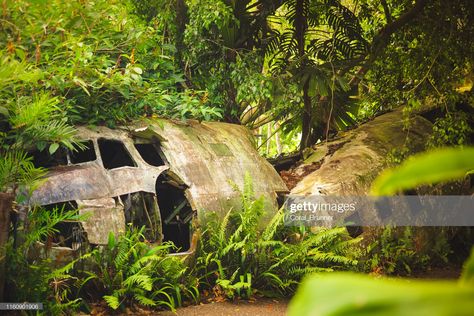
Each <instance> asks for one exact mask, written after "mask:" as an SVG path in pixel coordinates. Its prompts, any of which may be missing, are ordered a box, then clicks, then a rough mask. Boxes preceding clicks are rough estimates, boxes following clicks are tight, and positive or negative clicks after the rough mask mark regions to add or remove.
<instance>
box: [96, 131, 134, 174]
mask: <svg viewBox="0 0 474 316" xmlns="http://www.w3.org/2000/svg"><path fill="white" fill-rule="evenodd" d="M98 144H99V151H100V156H101V157H102V163H103V164H104V168H105V169H109V170H110V169H115V168H120V167H127V166H128V167H135V166H136V165H135V163H134V161H133V160H132V157H131V156H130V154H129V153H128V151H127V149H126V148H125V145H124V143H122V142H121V141H119V140H114V139H105V138H99V140H98Z"/></svg>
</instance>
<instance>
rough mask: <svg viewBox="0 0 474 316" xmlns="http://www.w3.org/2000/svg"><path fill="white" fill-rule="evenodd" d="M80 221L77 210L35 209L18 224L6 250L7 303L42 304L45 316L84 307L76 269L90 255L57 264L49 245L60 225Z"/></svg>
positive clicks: (62, 313) (79, 279) (80, 283)
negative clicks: (50, 238)
mask: <svg viewBox="0 0 474 316" xmlns="http://www.w3.org/2000/svg"><path fill="white" fill-rule="evenodd" d="M78 220H80V217H79V216H78V215H77V211H75V210H71V211H64V210H61V209H58V208H55V209H52V210H48V211H46V210H44V209H42V208H40V207H35V208H33V209H32V210H31V211H29V212H28V214H27V218H26V220H25V221H23V222H22V223H18V225H17V227H16V233H15V234H14V235H12V236H10V240H9V243H8V246H7V260H6V262H7V270H6V271H7V273H6V276H7V281H6V282H7V283H6V284H7V286H8V288H9V289H10V290H9V291H8V292H6V298H5V299H6V300H7V301H11V302H42V303H43V304H44V305H43V306H44V310H43V313H44V314H45V315H64V314H65V313H68V312H71V311H73V310H77V309H78V308H79V307H80V306H81V304H82V303H83V300H82V299H81V298H79V297H77V294H78V290H79V288H80V287H81V286H82V284H83V281H84V280H83V279H81V278H79V277H78V276H77V271H78V269H77V268H78V265H79V264H80V263H81V264H82V262H83V260H86V259H87V258H88V257H89V256H90V254H87V253H86V254H83V255H81V256H79V257H78V258H75V259H73V260H71V261H70V262H68V263H59V264H58V262H54V261H53V260H52V259H51V257H50V250H51V249H50V247H51V245H49V244H48V243H47V242H46V241H47V240H48V238H49V237H50V236H51V235H53V234H55V233H56V232H58V230H57V225H58V224H59V223H62V222H64V221H78Z"/></svg>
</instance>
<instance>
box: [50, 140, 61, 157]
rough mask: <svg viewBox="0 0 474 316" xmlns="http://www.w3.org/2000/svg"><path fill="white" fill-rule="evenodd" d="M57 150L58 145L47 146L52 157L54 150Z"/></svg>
mask: <svg viewBox="0 0 474 316" xmlns="http://www.w3.org/2000/svg"><path fill="white" fill-rule="evenodd" d="M58 148H59V144H58V143H52V144H51V145H49V153H50V154H51V155H52V154H54V153H55V152H56V150H58Z"/></svg>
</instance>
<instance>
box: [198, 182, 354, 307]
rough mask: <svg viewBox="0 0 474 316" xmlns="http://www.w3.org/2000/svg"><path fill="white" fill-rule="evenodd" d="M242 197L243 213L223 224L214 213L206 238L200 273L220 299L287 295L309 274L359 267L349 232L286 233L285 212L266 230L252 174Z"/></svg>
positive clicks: (232, 214)
mask: <svg viewBox="0 0 474 316" xmlns="http://www.w3.org/2000/svg"><path fill="white" fill-rule="evenodd" d="M236 189H237V190H238V188H236ZM238 192H239V193H240V195H241V197H242V209H240V210H238V211H236V210H234V209H231V210H230V211H229V212H228V213H227V214H226V216H225V217H224V218H223V219H221V218H218V217H217V215H216V214H215V213H211V214H210V215H209V218H207V220H206V227H207V228H206V230H205V231H204V232H203V234H202V238H201V245H200V249H199V255H198V259H197V268H196V269H197V271H198V275H200V276H201V282H202V283H203V284H204V285H205V286H207V287H209V288H214V291H215V292H216V293H217V294H221V295H224V296H225V297H228V298H231V299H233V298H236V297H242V298H249V297H251V296H252V295H253V294H255V293H256V292H258V293H261V294H265V295H270V296H275V295H285V294H289V293H292V291H294V289H295V288H296V285H297V284H298V282H299V281H300V279H301V278H302V277H303V276H304V275H306V274H307V273H310V272H315V271H333V270H337V269H350V268H351V267H354V265H355V264H356V263H357V260H356V259H355V254H356V252H355V251H353V249H354V248H355V247H353V246H354V245H355V244H357V243H358V242H359V239H351V238H350V237H349V236H348V234H347V231H346V229H345V228H335V229H324V228H320V229H317V230H314V231H310V230H306V229H304V228H289V227H285V226H284V212H283V210H280V211H279V212H277V213H276V214H275V215H274V216H273V218H272V219H271V220H270V221H269V222H268V224H267V225H266V227H265V229H263V228H262V226H261V225H262V219H264V218H265V217H264V200H263V198H262V197H260V198H255V196H254V193H253V186H252V181H251V178H250V176H249V175H248V174H247V175H246V177H245V184H244V187H243V190H242V191H240V190H238Z"/></svg>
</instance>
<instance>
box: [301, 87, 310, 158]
mask: <svg viewBox="0 0 474 316" xmlns="http://www.w3.org/2000/svg"><path fill="white" fill-rule="evenodd" d="M308 90H309V81H307V82H306V83H305V84H304V86H303V102H304V109H303V115H302V117H301V121H302V126H301V141H300V151H301V150H303V149H305V148H306V147H309V146H310V145H311V144H310V139H311V137H310V135H311V121H312V114H311V113H312V107H311V97H310V96H309V94H308Z"/></svg>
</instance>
